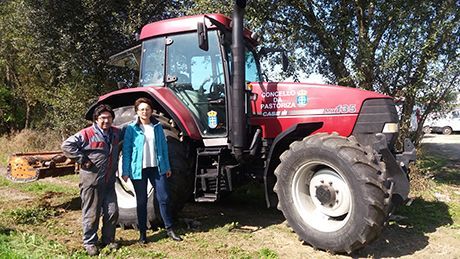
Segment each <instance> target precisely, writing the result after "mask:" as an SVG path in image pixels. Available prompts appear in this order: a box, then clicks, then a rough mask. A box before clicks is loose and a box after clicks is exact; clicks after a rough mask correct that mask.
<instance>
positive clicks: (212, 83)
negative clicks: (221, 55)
mask: <svg viewBox="0 0 460 259" xmlns="http://www.w3.org/2000/svg"><path fill="white" fill-rule="evenodd" d="M223 74H224V73H223V72H221V73H219V74H217V75H215V76H210V77H207V78H206V79H205V80H204V81H203V82H202V83H201V85H200V87H199V88H198V92H200V93H202V94H204V93H205V91H206V90H205V89H204V85H205V84H206V83H208V82H209V81H211V85H210V87H209V94H211V93H212V92H214V91H215V90H213V88H215V87H214V86H215V85H221V84H218V83H217V82H218V81H219V79H220V77H221V76H222V75H223Z"/></svg>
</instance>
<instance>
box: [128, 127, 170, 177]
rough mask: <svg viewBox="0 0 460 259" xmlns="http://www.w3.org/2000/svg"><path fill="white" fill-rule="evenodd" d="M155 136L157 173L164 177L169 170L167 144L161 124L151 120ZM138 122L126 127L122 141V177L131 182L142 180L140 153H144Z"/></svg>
mask: <svg viewBox="0 0 460 259" xmlns="http://www.w3.org/2000/svg"><path fill="white" fill-rule="evenodd" d="M151 122H152V124H153V125H154V126H153V132H154V136H155V153H156V157H157V165H158V172H159V173H160V175H165V174H166V172H168V171H169V170H171V166H170V165H169V157H168V144H167V142H166V136H165V134H164V132H163V127H162V126H161V124H160V123H159V122H158V121H157V120H155V119H154V118H152V119H151ZM139 123H140V122H139V121H136V122H133V123H131V124H129V125H128V126H127V127H126V131H125V137H124V139H123V150H122V153H123V159H122V168H123V173H122V175H127V176H129V178H131V179H133V180H140V179H142V157H143V156H142V153H143V152H144V132H143V131H142V129H141V127H140V126H139Z"/></svg>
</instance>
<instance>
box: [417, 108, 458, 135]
mask: <svg viewBox="0 0 460 259" xmlns="http://www.w3.org/2000/svg"><path fill="white" fill-rule="evenodd" d="M423 131H424V132H425V133H430V132H436V133H442V134H444V135H449V134H451V133H452V132H454V131H460V109H455V110H453V111H451V112H449V113H447V114H446V115H443V116H440V115H434V116H428V118H427V119H426V121H425V123H424V124H423Z"/></svg>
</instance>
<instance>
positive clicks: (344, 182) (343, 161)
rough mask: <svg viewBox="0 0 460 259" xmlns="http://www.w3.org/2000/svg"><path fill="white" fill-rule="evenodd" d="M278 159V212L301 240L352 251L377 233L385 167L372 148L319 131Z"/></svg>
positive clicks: (384, 208) (383, 209)
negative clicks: (319, 132)
mask: <svg viewBox="0 0 460 259" xmlns="http://www.w3.org/2000/svg"><path fill="white" fill-rule="evenodd" d="M280 160H281V163H280V164H279V166H278V167H277V168H276V169H275V175H276V177H277V182H276V184H275V187H274V191H275V192H276V193H277V195H278V199H279V203H278V209H279V210H281V211H282V212H283V214H284V216H285V217H286V219H287V221H288V224H289V225H290V226H291V227H292V228H293V229H294V231H295V232H296V233H297V234H298V235H299V237H300V239H301V240H303V241H305V242H306V243H309V244H310V245H312V246H313V247H315V248H318V249H322V250H327V251H332V252H336V253H343V252H346V253H351V252H352V251H354V250H356V249H358V248H360V247H363V246H364V245H365V244H367V243H369V242H371V241H372V240H374V239H375V238H376V237H377V236H378V235H379V233H380V232H381V229H382V227H383V225H384V222H385V219H386V216H387V215H386V214H387V213H388V212H386V211H387V205H385V198H386V196H387V195H386V189H385V187H384V186H383V181H384V179H383V176H382V175H384V172H385V171H384V170H385V165H384V163H383V162H379V160H378V159H377V157H376V156H375V154H374V152H373V150H372V149H371V148H369V147H366V148H364V147H362V146H360V145H359V144H358V142H357V141H356V140H355V138H354V137H350V138H345V137H341V136H339V135H338V134H337V133H333V134H332V135H331V134H325V133H322V134H316V135H313V136H309V137H306V138H305V139H303V140H302V141H296V142H294V143H292V144H291V145H290V147H289V149H288V150H286V151H285V152H284V153H283V154H282V155H281V157H280Z"/></svg>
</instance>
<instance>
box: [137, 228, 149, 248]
mask: <svg viewBox="0 0 460 259" xmlns="http://www.w3.org/2000/svg"><path fill="white" fill-rule="evenodd" d="M139 234H140V235H139V241H138V242H139V244H142V245H144V244H147V234H146V232H145V231H141V232H140V233H139Z"/></svg>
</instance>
